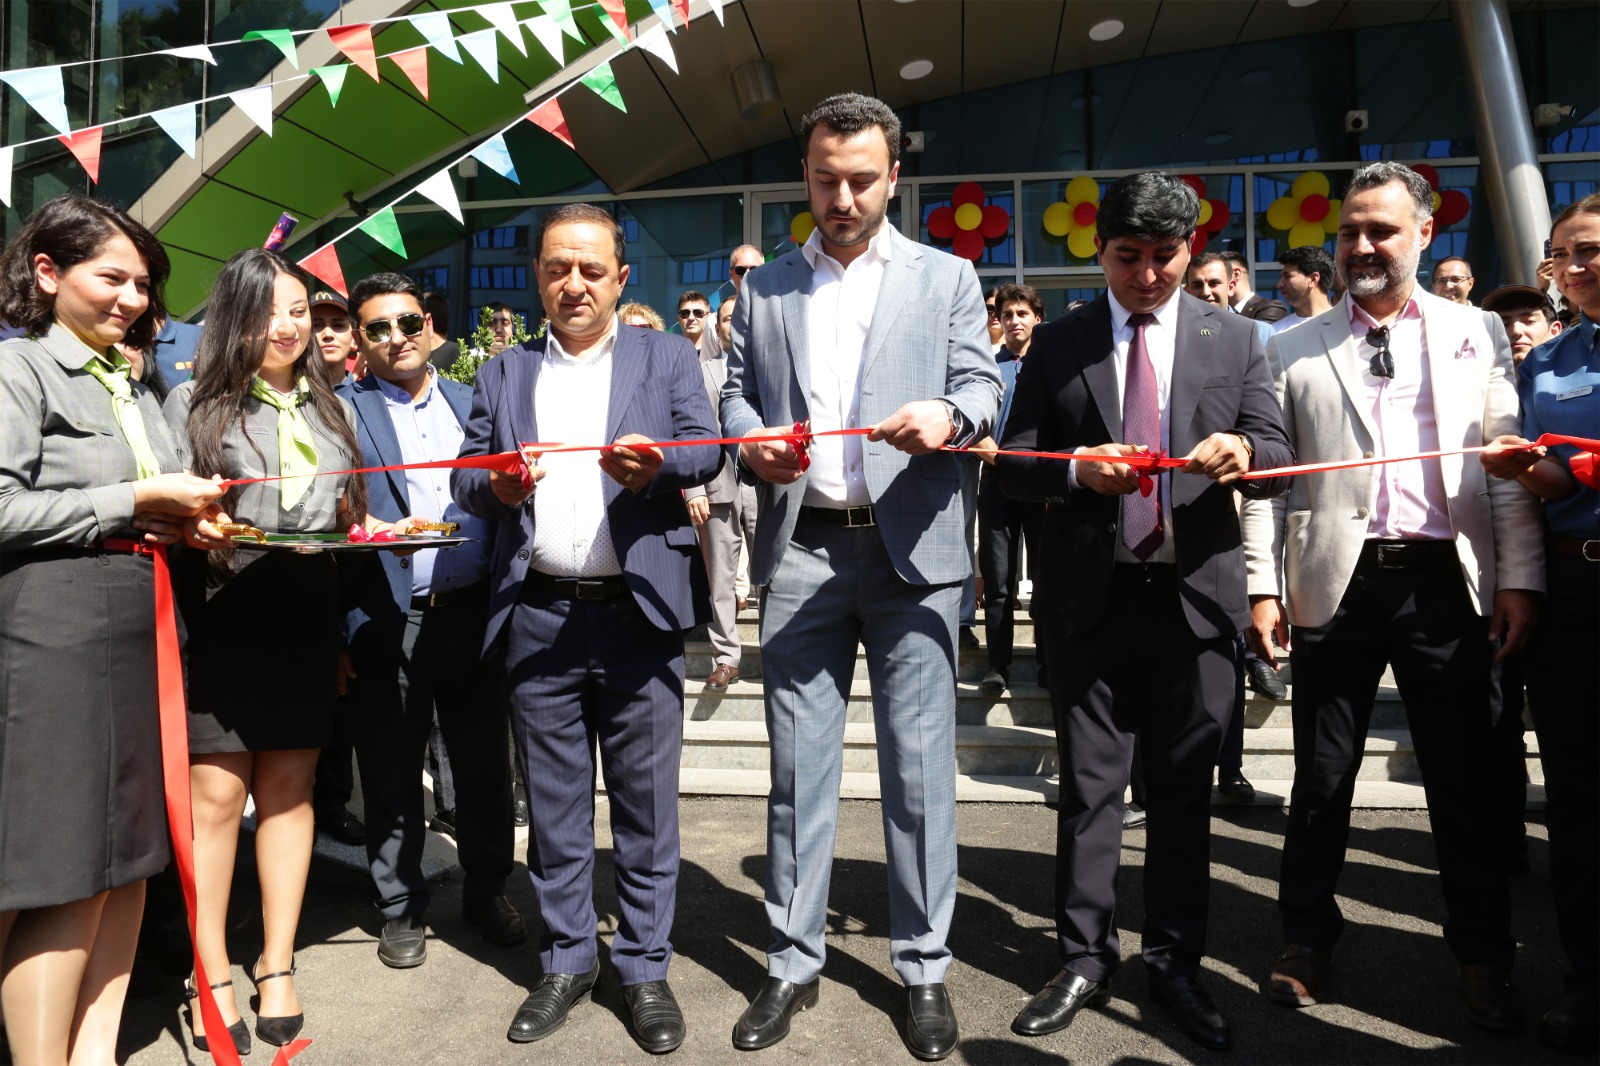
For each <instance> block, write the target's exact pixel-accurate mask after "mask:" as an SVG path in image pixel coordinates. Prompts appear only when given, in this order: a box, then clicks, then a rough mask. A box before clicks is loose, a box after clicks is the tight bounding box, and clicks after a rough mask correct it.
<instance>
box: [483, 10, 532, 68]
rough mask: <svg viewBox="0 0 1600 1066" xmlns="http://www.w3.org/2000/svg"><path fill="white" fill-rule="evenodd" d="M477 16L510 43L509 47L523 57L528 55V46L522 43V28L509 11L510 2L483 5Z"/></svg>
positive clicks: (514, 15)
mask: <svg viewBox="0 0 1600 1066" xmlns="http://www.w3.org/2000/svg"><path fill="white" fill-rule="evenodd" d="M478 14H480V15H482V16H483V17H484V18H486V19H488V20H489V25H491V26H493V27H494V28H495V29H497V30H499V31H500V32H501V34H503V35H504V36H505V39H506V40H508V41H510V42H511V47H513V48H515V49H516V50H517V51H519V52H521V53H522V54H523V55H527V54H528V46H527V45H526V44H524V43H523V41H522V28H521V27H519V26H518V25H517V16H516V14H515V13H514V12H513V11H512V10H511V0H506V2H505V3H502V4H485V5H483V6H482V7H480V8H478Z"/></svg>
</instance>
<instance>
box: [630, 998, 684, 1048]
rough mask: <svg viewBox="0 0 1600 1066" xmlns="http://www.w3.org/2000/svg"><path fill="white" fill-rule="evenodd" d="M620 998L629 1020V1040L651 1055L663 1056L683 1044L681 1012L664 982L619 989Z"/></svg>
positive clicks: (681, 1009)
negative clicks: (631, 1026)
mask: <svg viewBox="0 0 1600 1066" xmlns="http://www.w3.org/2000/svg"><path fill="white" fill-rule="evenodd" d="M622 998H623V1000H624V1001H626V1002H627V1004H628V1011H629V1012H630V1013H631V1015H632V1017H633V1039H634V1041H635V1042H636V1043H637V1044H638V1045H639V1046H640V1047H642V1048H644V1049H645V1050H646V1051H648V1052H650V1054H652V1055H665V1054H666V1053H667V1052H669V1051H676V1050H677V1049H678V1045H679V1044H681V1043H683V1035H684V1032H685V1031H686V1030H685V1027H684V1024H683V1008H681V1007H679V1006H678V1001H677V999H676V998H675V997H674V996H673V994H672V989H671V988H669V987H667V983H666V982H665V981H646V982H644V983H643V984H638V985H623V986H622Z"/></svg>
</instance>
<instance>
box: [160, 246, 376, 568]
mask: <svg viewBox="0 0 1600 1066" xmlns="http://www.w3.org/2000/svg"><path fill="white" fill-rule="evenodd" d="M283 274H287V275H288V276H289V277H292V278H294V279H295V280H296V281H298V282H300V283H301V284H302V285H304V286H305V287H306V298H307V299H308V300H309V299H310V297H311V289H312V283H311V275H309V274H307V273H306V272H305V271H304V270H301V269H300V268H299V267H298V266H296V265H294V264H293V263H291V262H289V260H287V259H285V258H284V257H283V256H281V255H279V254H278V253H277V252H269V251H267V250H266V249H265V248H249V249H246V250H245V251H242V252H240V253H239V254H238V255H235V256H234V257H233V258H232V259H229V260H228V261H227V263H225V264H224V265H223V267H222V270H221V272H220V273H218V274H217V281H216V284H215V285H214V286H213V287H212V289H211V299H210V300H209V301H208V302H207V304H206V328H205V330H204V331H203V332H202V333H201V334H200V345H199V348H198V349H197V350H196V351H195V358H194V364H195V384H194V395H193V396H192V397H191V402H190V407H189V442H190V448H191V449H192V451H193V456H192V458H191V459H190V469H191V470H192V471H193V472H194V473H195V474H197V475H199V476H200V477H210V476H211V475H213V474H221V475H222V476H223V477H225V478H227V477H233V476H235V475H237V474H238V471H236V470H229V469H227V464H226V459H225V453H224V451H223V438H224V437H225V436H226V435H227V433H228V430H229V429H230V428H232V427H235V426H237V427H238V432H239V434H240V436H242V437H244V439H245V440H247V441H248V440H249V439H250V438H249V436H248V435H246V434H245V432H244V407H245V404H244V401H245V398H246V397H247V396H249V395H250V381H251V379H252V378H254V377H255V376H256V374H257V372H259V371H260V369H261V361H262V358H263V356H264V355H265V354H266V346H267V330H268V329H269V328H270V327H271V324H272V301H273V288H274V286H275V285H276V284H277V281H278V277H279V275H283ZM294 372H295V375H296V376H297V377H304V378H305V379H306V381H307V383H309V385H310V386H311V402H310V407H311V412H312V415H311V417H314V418H317V419H319V420H320V421H321V422H322V424H323V426H324V427H326V428H327V430H328V432H329V433H330V434H331V435H332V436H333V437H335V438H336V439H337V440H338V441H339V442H340V443H341V444H343V445H344V447H345V450H346V451H348V452H349V453H350V454H351V455H352V456H354V457H356V458H357V459H359V458H360V457H361V445H360V444H358V443H357V442H356V435H355V431H354V430H353V429H352V428H351V427H350V421H349V419H347V418H346V417H345V414H344V411H343V410H342V405H341V404H340V403H339V398H338V397H337V396H335V395H334V394H333V388H332V387H331V386H330V385H329V384H328V381H327V377H326V375H325V374H324V373H323V371H322V352H321V351H319V350H318V348H317V346H316V341H315V339H308V341H307V343H306V348H305V350H304V351H303V352H301V353H300V357H299V358H298V359H296V360H295V362H294ZM251 447H252V448H254V447H255V444H254V443H253V442H252V443H251ZM256 454H257V455H258V456H260V455H261V453H260V449H257V451H256ZM261 461H262V464H263V466H262V469H267V466H266V457H265V456H261ZM238 493H239V490H238V489H231V490H229V491H228V493H227V494H226V495H225V496H223V498H222V508H223V510H224V511H227V512H229V513H230V514H231V513H232V511H233V508H234V507H235V506H236V505H237V503H238ZM341 510H342V511H344V512H345V515H344V516H343V517H341V519H340V521H348V522H353V523H359V522H362V521H363V520H364V519H365V518H366V514H367V483H366V479H365V478H364V477H361V476H355V477H352V478H350V480H349V483H348V487H347V488H346V490H345V498H344V502H343V506H342V508H341ZM212 554H213V555H214V556H215V555H221V554H223V553H218V552H213V553H212ZM219 561H221V560H219Z"/></svg>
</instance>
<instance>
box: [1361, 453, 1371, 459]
mask: <svg viewBox="0 0 1600 1066" xmlns="http://www.w3.org/2000/svg"><path fill="white" fill-rule="evenodd" d="M1361 458H1363V459H1371V458H1372V453H1371V452H1362V453H1361Z"/></svg>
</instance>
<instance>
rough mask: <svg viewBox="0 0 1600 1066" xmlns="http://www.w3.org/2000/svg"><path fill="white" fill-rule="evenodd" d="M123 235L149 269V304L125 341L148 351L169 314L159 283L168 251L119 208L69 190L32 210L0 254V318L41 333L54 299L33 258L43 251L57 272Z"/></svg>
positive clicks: (31, 333)
mask: <svg viewBox="0 0 1600 1066" xmlns="http://www.w3.org/2000/svg"><path fill="white" fill-rule="evenodd" d="M117 236H123V237H126V238H128V240H129V241H131V242H132V243H133V247H134V249H135V250H136V251H138V253H139V254H140V255H141V256H143V257H144V261H145V266H146V268H147V269H148V270H149V271H150V289H149V293H150V306H148V307H146V308H145V312H144V314H142V315H140V316H139V317H138V318H137V319H135V320H134V323H133V325H131V326H129V327H128V333H127V335H126V336H125V337H123V339H122V340H123V343H124V344H127V345H130V346H132V347H134V348H140V349H143V350H145V351H149V350H150V347H151V344H152V342H153V341H154V340H155V336H156V323H157V322H165V321H166V319H167V305H166V302H165V300H164V299H163V296H162V287H163V286H164V285H166V283H167V277H168V276H169V275H170V274H171V273H172V264H171V261H170V260H168V259H167V250H166V249H165V248H163V247H161V242H160V241H158V240H156V238H155V235H154V234H153V233H151V232H150V231H149V230H147V229H145V228H144V227H143V226H141V225H139V223H137V222H135V221H134V220H133V219H132V218H131V217H129V215H128V213H127V212H126V211H124V210H122V209H121V208H120V207H113V206H112V205H110V204H103V203H101V202H100V201H99V200H91V199H89V198H88V197H87V196H79V195H78V194H76V193H69V194H68V195H66V196H57V197H56V198H55V199H53V200H50V201H49V202H47V203H46V204H45V205H44V206H43V207H41V208H39V210H37V211H35V212H34V213H33V217H32V218H30V219H28V221H27V222H26V223H25V224H24V225H23V227H22V228H21V229H19V230H18V231H17V235H16V236H15V237H13V238H12V239H11V243H10V244H8V245H6V250H5V252H4V253H3V254H0V319H3V320H5V321H6V322H8V323H10V324H11V325H13V326H19V327H21V328H22V329H23V330H25V331H26V332H27V334H28V335H29V336H30V337H39V336H43V335H44V334H45V333H46V332H48V331H49V329H50V325H51V323H52V322H54V321H55V318H56V298H55V297H54V296H52V295H50V294H49V293H46V292H44V291H43V290H41V289H40V288H39V283H38V280H37V275H36V272H35V270H34V266H33V257H34V256H36V255H47V256H49V257H50V261H51V262H52V263H54V264H55V265H56V270H57V271H58V272H59V273H63V274H64V273H66V272H67V271H68V270H71V269H72V268H73V267H75V266H77V265H78V264H79V263H82V262H84V261H86V260H89V259H93V258H94V257H95V256H96V255H97V254H99V252H100V250H101V249H103V248H104V247H105V246H106V245H107V244H109V243H110V242H111V240H112V238H114V237H117Z"/></svg>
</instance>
